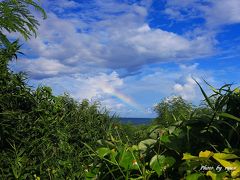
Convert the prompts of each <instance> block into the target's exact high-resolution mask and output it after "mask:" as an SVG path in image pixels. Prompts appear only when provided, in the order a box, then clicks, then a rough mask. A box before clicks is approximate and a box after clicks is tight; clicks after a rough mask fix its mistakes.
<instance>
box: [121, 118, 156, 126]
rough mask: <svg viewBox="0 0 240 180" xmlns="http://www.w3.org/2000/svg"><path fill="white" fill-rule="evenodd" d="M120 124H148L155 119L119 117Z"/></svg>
mask: <svg viewBox="0 0 240 180" xmlns="http://www.w3.org/2000/svg"><path fill="white" fill-rule="evenodd" d="M119 119H120V121H121V122H122V123H132V124H137V125H140V124H149V123H151V122H152V121H153V120H154V119H155V118H128V117H120V118H119Z"/></svg>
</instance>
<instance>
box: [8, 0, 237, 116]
mask: <svg viewBox="0 0 240 180" xmlns="http://www.w3.org/2000/svg"><path fill="white" fill-rule="evenodd" d="M41 3H42V6H43V8H44V9H45V10H46V12H47V15H48V18H47V19H46V20H42V19H41V17H40V14H36V16H37V18H38V19H39V23H40V26H39V29H38V36H37V37H36V38H32V39H31V40H29V41H28V42H23V46H22V52H24V54H25V55H24V56H20V58H19V60H18V61H16V62H14V63H13V64H12V65H11V66H12V68H13V70H15V71H25V72H27V74H28V77H29V81H28V83H29V84H30V85H32V86H33V87H37V86H39V85H42V86H43V85H46V86H50V87H52V89H53V92H54V94H56V95H61V94H63V93H64V92H67V93H69V94H70V96H72V97H73V98H75V99H77V100H79V101H81V100H83V99H86V98H87V99H89V100H90V101H91V102H94V101H99V102H100V103H101V104H102V106H103V107H106V108H107V109H108V110H109V111H110V112H111V113H116V114H117V115H119V116H121V117H155V116H156V114H155V113H154V111H153V109H154V106H155V105H156V104H157V103H159V102H160V101H161V100H163V99H164V98H172V97H175V96H182V97H183V98H184V99H185V100H186V101H188V102H191V103H193V104H199V103H201V100H203V96H202V95H201V92H200V91H199V87H198V86H197V85H196V83H195V82H194V80H193V78H195V79H196V80H197V81H198V82H199V83H200V84H201V85H202V86H203V87H204V88H205V90H206V92H208V93H210V90H209V88H208V87H207V86H206V85H205V84H204V81H203V80H206V81H207V82H208V83H210V84H211V85H213V86H214V87H216V88H219V87H221V86H222V85H224V84H225V83H233V84H234V85H236V86H238V85H239V79H240V71H239V69H240V61H239V60H240V59H239V56H240V51H239V50H240V37H239V33H240V1H239V0H217V1H216V0H141V1H139V0H87V1H84V0H42V1H41Z"/></svg>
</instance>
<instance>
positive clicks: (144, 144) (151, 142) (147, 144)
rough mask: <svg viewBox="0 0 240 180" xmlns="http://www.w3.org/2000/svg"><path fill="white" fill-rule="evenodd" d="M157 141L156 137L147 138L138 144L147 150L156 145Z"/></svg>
mask: <svg viewBox="0 0 240 180" xmlns="http://www.w3.org/2000/svg"><path fill="white" fill-rule="evenodd" d="M156 142H157V140H155V139H146V140H143V141H141V142H140V143H139V144H138V148H139V150H141V151H146V150H147V148H148V147H150V146H152V145H154V144H155V143H156Z"/></svg>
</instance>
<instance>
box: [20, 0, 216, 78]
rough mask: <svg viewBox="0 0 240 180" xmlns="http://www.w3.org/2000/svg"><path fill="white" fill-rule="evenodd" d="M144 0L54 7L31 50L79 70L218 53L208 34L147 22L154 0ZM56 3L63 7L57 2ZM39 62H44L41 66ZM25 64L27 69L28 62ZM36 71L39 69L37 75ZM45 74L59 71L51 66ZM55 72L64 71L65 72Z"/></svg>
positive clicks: (134, 66)
mask: <svg viewBox="0 0 240 180" xmlns="http://www.w3.org/2000/svg"><path fill="white" fill-rule="evenodd" d="M61 1H63V2H62V4H64V3H68V4H69V5H68V6H67V8H72V6H73V4H74V1H64V0H61ZM143 2H145V3H142V4H141V3H138V4H137V3H135V4H127V3H117V2H115V1H106V2H104V3H103V1H94V3H93V4H92V5H91V3H90V5H88V6H89V7H88V6H86V7H85V8H89V9H91V10H92V9H93V11H91V14H89V12H87V11H86V10H87V9H83V10H81V11H80V12H77V11H76V13H74V14H73V13H72V12H70V13H67V12H66V13H64V15H59V14H58V13H57V12H55V11H54V12H53V11H52V12H51V11H50V10H49V13H48V19H47V20H45V21H41V26H40V28H39V36H38V37H37V38H36V39H32V40H31V41H30V42H29V48H28V49H26V50H25V51H26V53H27V54H31V55H34V56H35V57H38V58H42V59H47V60H48V61H52V60H54V62H58V63H60V64H61V65H63V66H66V67H74V70H73V71H72V73H73V74H74V73H80V72H81V73H88V72H89V71H90V70H91V68H92V69H94V71H95V70H96V69H99V68H102V69H111V70H119V69H126V70H127V71H129V72H131V71H136V70H139V69H141V67H142V66H144V65H146V64H149V63H152V64H153V63H159V62H169V61H170V60H171V61H181V60H189V59H194V58H200V57H205V56H208V55H210V54H212V52H213V51H214V47H213V41H212V40H211V39H210V38H208V37H206V36H197V37H195V38H187V37H183V36H181V35H178V34H176V33H173V32H168V31H164V30H162V29H153V28H151V27H150V26H149V25H148V24H147V23H146V18H147V15H148V10H149V9H148V8H149V5H150V4H151V2H150V1H149V2H148V1H143ZM48 4H50V5H51V2H48ZM52 4H53V5H54V6H57V4H56V2H55V1H53V3H52ZM79 4H80V6H81V3H79ZM59 6H61V5H59ZM78 6H79V5H77V6H76V7H74V8H77V7H78ZM81 8H83V7H82V6H81ZM74 12H75V11H74ZM81 13H82V14H81ZM84 15H86V16H84ZM27 63H29V64H31V63H30V62H27ZM37 63H40V61H36V63H35V65H37ZM25 64H26V63H25ZM40 66H41V65H40ZM22 67H23V70H25V69H24V67H25V66H22ZM26 67H27V66H26ZM62 69H64V68H62ZM34 72H37V71H32V74H34ZM62 72H63V74H65V73H66V72H65V71H62ZM68 73H71V71H68ZM42 74H46V76H48V74H51V75H54V73H52V72H48V70H45V71H42ZM55 74H56V75H60V74H61V71H60V72H59V73H55ZM38 75H39V73H35V74H34V75H33V77H34V78H35V77H37V78H41V77H44V76H38Z"/></svg>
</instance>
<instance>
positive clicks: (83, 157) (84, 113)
mask: <svg viewBox="0 0 240 180" xmlns="http://www.w3.org/2000/svg"><path fill="white" fill-rule="evenodd" d="M31 6H33V7H35V8H36V9H37V10H39V11H40V12H41V13H42V14H43V16H44V17H45V12H44V11H43V9H41V7H40V6H39V4H38V3H37V2H35V1H32V0H23V1H22V0H21V1H20V0H4V1H1V2H0V14H1V15H2V16H1V17H0V25H1V26H0V179H181V178H182V179H191V180H192V179H193V180H194V179H223V178H225V179H237V178H240V162H239V158H240V151H239V146H240V134H239V130H240V126H239V122H240V91H239V89H238V88H236V89H232V86H231V85H230V84H226V85H224V86H222V87H221V88H219V89H215V88H214V87H212V86H210V85H209V87H210V88H211V89H212V93H213V94H212V95H211V96H210V97H208V96H207V95H206V93H205V92H204V90H203V89H202V87H201V86H200V84H198V82H196V83H197V84H198V85H199V88H200V90H201V91H202V94H203V97H204V99H205V106H201V107H195V106H193V105H191V104H189V103H187V102H185V101H184V100H183V99H182V98H181V97H174V98H170V99H169V98H168V99H164V100H163V101H162V102H160V103H159V104H158V105H157V106H156V107H155V110H156V112H157V114H158V117H157V118H156V120H155V121H154V123H153V124H150V125H142V126H135V125H131V124H121V123H119V122H118V121H117V120H116V118H114V117H111V116H110V115H109V113H108V112H107V110H105V109H104V108H101V107H100V105H99V104H98V103H96V102H92V103H91V102H89V101H88V100H84V101H82V102H77V101H76V100H74V99H73V98H71V97H70V96H69V95H67V94H64V95H61V96H55V95H53V93H52V90H51V88H50V87H45V86H43V87H38V88H37V89H33V88H31V87H30V86H29V85H28V84H27V83H26V80H27V76H26V75H25V74H24V73H22V72H20V73H14V72H13V71H11V70H10V68H9V66H8V64H9V61H11V60H13V59H17V56H18V54H19V53H21V52H20V45H19V43H18V40H14V41H10V40H9V38H8V37H7V36H6V34H4V32H6V31H8V33H13V32H18V33H20V34H22V36H23V37H25V38H26V39H28V38H29V37H30V36H31V34H36V28H37V26H38V22H37V21H36V20H35V18H34V16H33V15H32V13H31V11H30V10H29V9H31Z"/></svg>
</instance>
